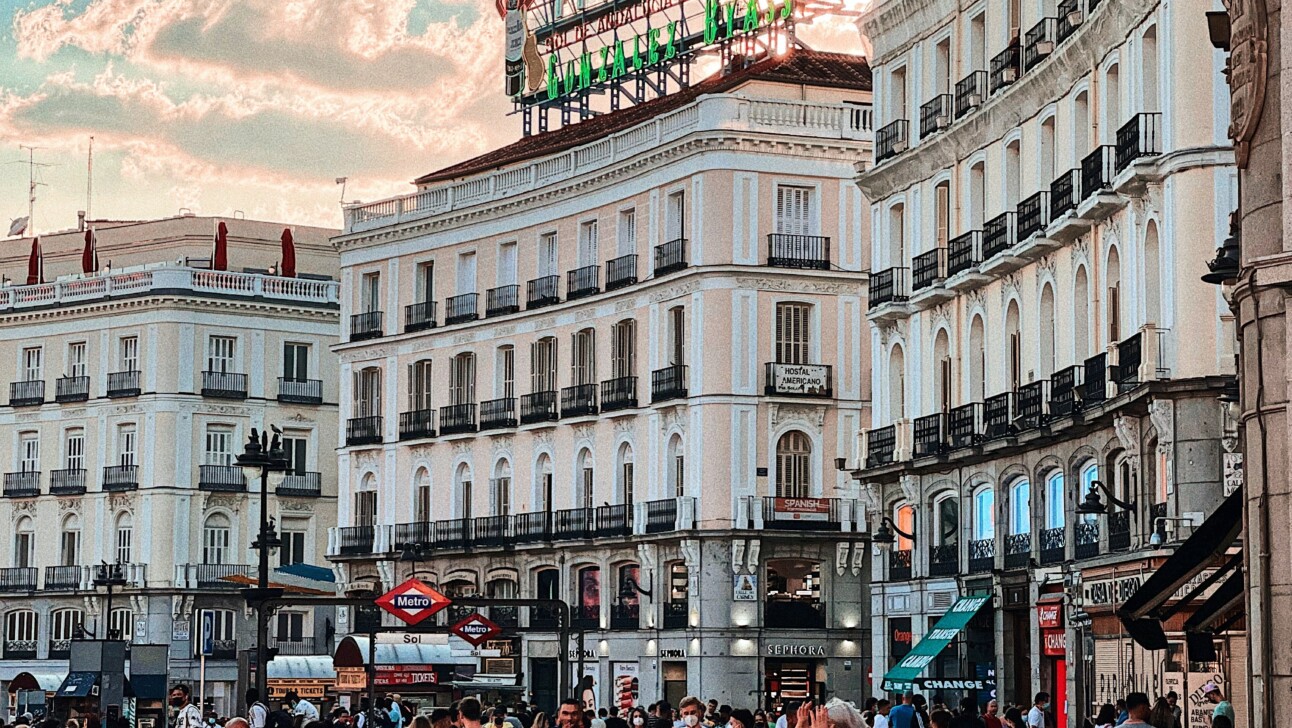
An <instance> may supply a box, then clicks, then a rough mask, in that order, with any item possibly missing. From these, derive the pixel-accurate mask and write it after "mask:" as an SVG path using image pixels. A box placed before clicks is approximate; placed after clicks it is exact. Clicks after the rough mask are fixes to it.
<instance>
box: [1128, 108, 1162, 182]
mask: <svg viewBox="0 0 1292 728" xmlns="http://www.w3.org/2000/svg"><path fill="white" fill-rule="evenodd" d="M1161 153H1162V114H1161V112H1155V113H1142V114H1135V115H1133V116H1131V118H1130V121H1127V122H1126V123H1125V124H1122V126H1121V128H1120V129H1118V130H1117V171H1118V172H1120V171H1122V170H1124V169H1126V168H1127V167H1129V166H1130V164H1131V162H1134V161H1135V160H1136V159H1140V158H1141V157H1155V156H1157V155H1159V154H1161Z"/></svg>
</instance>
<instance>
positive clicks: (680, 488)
mask: <svg viewBox="0 0 1292 728" xmlns="http://www.w3.org/2000/svg"><path fill="white" fill-rule="evenodd" d="M667 467H668V485H669V492H670V493H672V494H673V496H672V497H674V498H681V497H682V496H684V495H686V448H685V447H683V446H682V436H681V435H673V436H672V437H670V438H669V440H668V463H667Z"/></svg>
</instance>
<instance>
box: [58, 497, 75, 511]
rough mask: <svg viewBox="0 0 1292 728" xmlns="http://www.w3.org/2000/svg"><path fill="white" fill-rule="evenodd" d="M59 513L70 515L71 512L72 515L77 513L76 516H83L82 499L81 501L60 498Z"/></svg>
mask: <svg viewBox="0 0 1292 728" xmlns="http://www.w3.org/2000/svg"><path fill="white" fill-rule="evenodd" d="M58 512H59V514H63V513H69V512H70V513H75V514H77V515H80V514H81V499H80V498H59V499H58Z"/></svg>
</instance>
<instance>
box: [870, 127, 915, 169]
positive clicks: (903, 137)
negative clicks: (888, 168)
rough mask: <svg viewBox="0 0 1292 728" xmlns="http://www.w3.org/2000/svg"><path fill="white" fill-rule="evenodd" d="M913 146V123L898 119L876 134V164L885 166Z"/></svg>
mask: <svg viewBox="0 0 1292 728" xmlns="http://www.w3.org/2000/svg"><path fill="white" fill-rule="evenodd" d="M910 146H911V122H909V121H907V120H906V119H897V120H896V121H893V122H892V123H890V124H888V125H887V126H884V127H882V128H881V129H879V130H878V131H876V132H875V164H883V163H884V161H885V160H888V159H892V158H893V157H896V156H897V155H899V154H901V153H902V152H904V151H906V150H907V149H909V148H910Z"/></svg>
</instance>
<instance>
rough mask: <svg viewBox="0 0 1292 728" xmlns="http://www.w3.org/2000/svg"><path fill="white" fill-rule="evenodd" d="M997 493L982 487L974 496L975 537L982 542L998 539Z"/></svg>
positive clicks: (989, 488) (989, 487)
mask: <svg viewBox="0 0 1292 728" xmlns="http://www.w3.org/2000/svg"><path fill="white" fill-rule="evenodd" d="M995 510H996V493H995V491H993V490H992V489H991V486H982V487H980V488H979V489H978V490H976V491H974V494H973V537H974V540H975V541H982V540H986V539H992V538H995V537H996V519H995Z"/></svg>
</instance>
